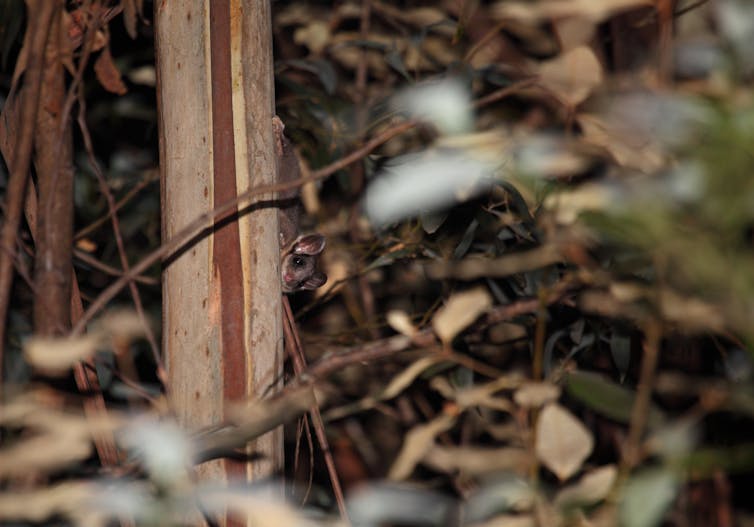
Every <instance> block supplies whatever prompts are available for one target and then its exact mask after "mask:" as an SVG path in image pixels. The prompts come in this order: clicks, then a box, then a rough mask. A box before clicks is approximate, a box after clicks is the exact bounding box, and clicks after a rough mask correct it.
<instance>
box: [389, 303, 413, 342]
mask: <svg viewBox="0 0 754 527" xmlns="http://www.w3.org/2000/svg"><path fill="white" fill-rule="evenodd" d="M385 318H386V321H387V323H388V325H389V326H390V327H391V328H393V329H394V330H395V331H397V332H398V333H400V334H401V335H405V336H407V337H413V336H414V335H415V334H416V332H417V331H418V330H417V329H416V326H414V323H413V322H412V321H411V317H409V316H408V315H407V314H406V312H405V311H401V310H398V309H391V310H390V311H388V312H387V315H385Z"/></svg>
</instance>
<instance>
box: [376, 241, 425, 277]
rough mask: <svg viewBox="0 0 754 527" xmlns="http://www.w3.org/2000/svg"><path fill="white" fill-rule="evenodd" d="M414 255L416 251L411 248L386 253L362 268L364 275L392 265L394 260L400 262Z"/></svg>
mask: <svg viewBox="0 0 754 527" xmlns="http://www.w3.org/2000/svg"><path fill="white" fill-rule="evenodd" d="M415 255H416V250H415V249H413V248H411V247H406V248H403V249H398V250H393V251H390V252H386V253H384V254H381V255H380V256H378V257H377V258H376V259H375V260H374V261H373V262H372V263H370V264H369V265H367V266H366V267H365V268H364V272H365V273H366V272H368V271H371V270H373V269H377V268H378V267H385V266H386V265H391V264H393V263H394V262H395V261H396V260H400V259H402V258H409V257H411V256H415Z"/></svg>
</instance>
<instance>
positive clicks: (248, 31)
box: [155, 0, 282, 479]
mask: <svg viewBox="0 0 754 527" xmlns="http://www.w3.org/2000/svg"><path fill="white" fill-rule="evenodd" d="M155 25H156V30H157V31H156V49H157V71H158V106H159V115H160V159H161V191H162V221H163V226H162V235H163V239H164V240H167V239H169V238H170V237H171V236H173V235H174V234H175V233H176V232H178V231H179V230H180V229H181V228H182V227H184V226H185V225H187V224H188V223H190V222H191V220H193V219H194V218H196V217H197V216H198V215H199V214H201V213H203V212H206V211H208V210H211V209H212V208H214V207H215V206H217V205H219V204H221V203H223V202H226V201H228V200H229V199H231V198H233V197H235V196H236V195H237V194H239V193H240V192H243V191H244V190H246V189H247V188H249V187H250V186H252V185H253V186H256V185H258V184H265V183H268V184H269V183H273V182H274V178H275V156H274V144H273V136H272V109H273V107H274V105H273V86H274V85H273V75H272V32H271V20H270V6H269V3H268V2H241V1H240V0H231V1H230V2H228V1H215V0H212V1H209V2H204V1H200V0H190V1H185V2H157V3H155ZM267 205H269V203H267ZM240 207H241V211H242V213H241V214H240V215H239V217H238V218H233V219H232V221H226V222H223V223H222V224H221V225H216V226H215V227H214V228H213V229H211V232H210V233H207V236H205V237H200V239H197V240H195V241H194V243H192V244H191V245H190V246H188V247H185V248H184V249H183V250H182V251H180V252H179V254H177V255H176V256H174V257H172V258H171V260H170V261H168V262H165V272H164V273H163V348H164V353H165V357H166V365H167V371H168V392H169V395H170V400H171V402H172V404H173V406H174V408H175V411H176V413H177V415H178V416H179V419H180V420H181V421H182V422H183V423H184V424H186V425H188V426H191V427H197V428H198V427H204V426H208V425H212V424H217V423H218V422H220V421H221V420H222V419H223V417H224V416H225V405H226V404H227V402H228V401H231V400H234V399H241V398H245V397H251V396H259V397H261V396H262V394H263V393H264V392H265V391H266V390H267V389H268V388H269V387H270V386H272V385H273V384H274V383H275V382H276V381H277V379H279V378H280V373H281V368H282V336H281V335H282V325H281V303H280V299H281V292H280V271H279V259H280V249H279V242H278V235H277V233H278V225H277V216H276V213H275V209H273V208H271V207H269V206H266V207H265V206H262V205H261V204H260V201H259V200H257V199H255V200H254V204H252V205H251V207H248V208H250V209H251V211H250V212H247V211H246V210H244V204H241V206H240ZM236 220H237V221H236ZM252 448H253V450H254V451H255V452H257V453H261V454H263V455H264V456H265V457H264V461H262V462H255V464H254V465H246V464H244V465H234V464H232V463H230V462H227V463H224V464H223V463H214V464H204V465H202V470H201V475H202V476H203V477H210V478H227V477H229V476H239V475H243V476H245V477H247V478H250V479H256V478H258V477H262V476H266V475H269V474H271V473H273V472H275V471H277V470H279V469H280V468H281V465H282V436H281V432H280V431H279V430H278V431H276V432H274V433H271V434H268V435H266V436H264V437H262V438H260V439H259V440H257V441H256V443H255V444H254V445H253V446H252Z"/></svg>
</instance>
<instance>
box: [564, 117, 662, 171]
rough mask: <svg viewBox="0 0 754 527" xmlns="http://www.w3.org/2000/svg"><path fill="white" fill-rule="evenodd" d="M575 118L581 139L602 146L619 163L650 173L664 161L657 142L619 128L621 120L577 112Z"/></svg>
mask: <svg viewBox="0 0 754 527" xmlns="http://www.w3.org/2000/svg"><path fill="white" fill-rule="evenodd" d="M576 121H577V122H578V123H579V126H580V127H581V132H582V140H583V141H584V142H585V143H588V144H591V145H595V146H598V147H600V148H604V149H605V150H606V151H607V152H608V153H609V154H610V155H611V156H613V159H614V160H615V162H616V163H618V164H619V165H621V166H624V167H627V168H635V169H637V170H639V171H641V172H645V173H647V174H652V173H654V172H656V171H657V170H659V169H660V168H662V167H663V166H665V164H666V156H665V155H664V154H663V152H662V150H661V149H660V147H659V144H658V143H653V142H651V141H648V140H647V139H646V137H643V136H641V135H640V134H637V133H635V132H632V131H631V130H628V129H626V128H625V127H624V129H621V128H620V127H621V125H620V123H617V122H615V121H610V120H605V119H602V118H601V117H599V116H597V115H592V114H579V115H578V116H577V117H576Z"/></svg>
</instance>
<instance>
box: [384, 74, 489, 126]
mask: <svg viewBox="0 0 754 527" xmlns="http://www.w3.org/2000/svg"><path fill="white" fill-rule="evenodd" d="M470 97H471V96H470V93H469V90H468V88H467V87H466V86H465V85H464V83H463V82H462V81H461V80H460V79H457V78H446V79H443V80H441V81H439V82H426V83H423V84H418V85H416V86H413V87H411V88H408V89H406V90H404V91H402V92H401V93H399V94H398V95H396V96H395V97H394V99H393V101H392V104H393V107H394V108H395V109H396V110H397V111H399V112H403V113H406V114H408V115H409V116H410V117H411V118H413V119H418V120H421V121H424V122H427V123H431V124H433V125H434V126H435V127H436V128H437V129H438V130H439V131H440V133H442V134H445V135H458V134H468V133H471V132H472V131H473V130H474V119H473V117H474V116H473V113H472V109H471V98H470Z"/></svg>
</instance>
